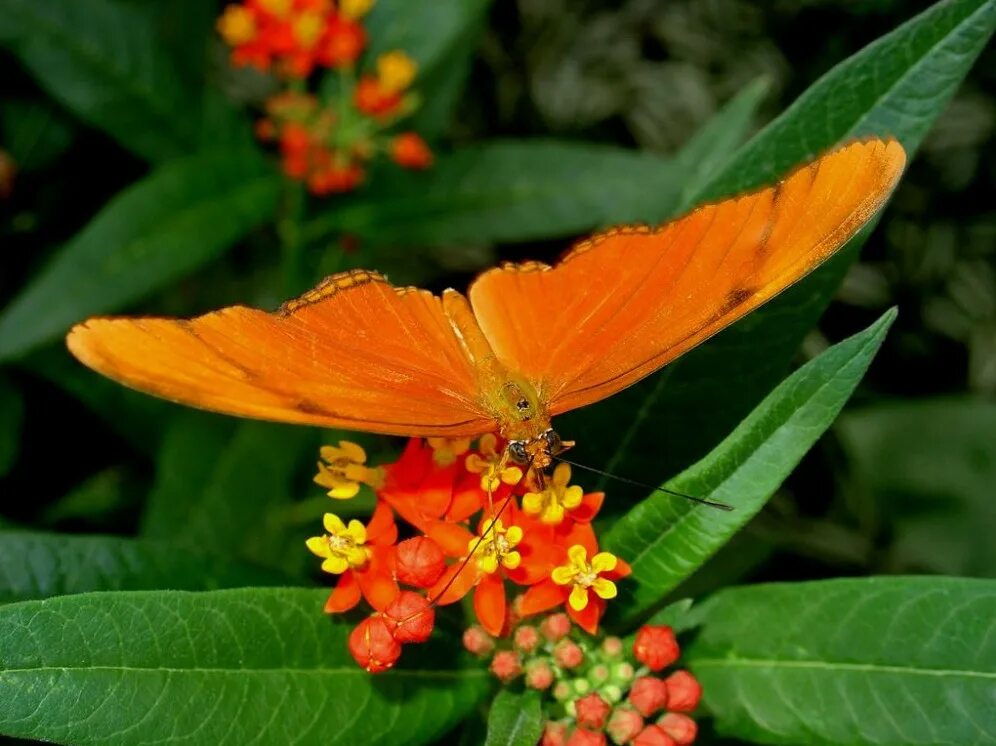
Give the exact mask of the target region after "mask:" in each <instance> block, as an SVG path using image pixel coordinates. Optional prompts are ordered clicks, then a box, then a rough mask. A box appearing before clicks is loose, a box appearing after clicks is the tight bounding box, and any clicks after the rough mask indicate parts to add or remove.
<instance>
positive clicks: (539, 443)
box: [507, 428, 574, 471]
mask: <svg viewBox="0 0 996 746" xmlns="http://www.w3.org/2000/svg"><path fill="white" fill-rule="evenodd" d="M573 446H574V441H573V440H566V441H565V440H561V438H560V436H559V435H558V434H557V432H556V431H555V430H554V429H553V428H547V429H546V430H544V431H543V432H541V433H540V434H539V435H537V436H535V437H533V438H527V439H520V440H510V441H508V446H507V447H508V457H509V460H510V461H512V463H514V464H517V465H519V466H530V465H531V468H532V469H533V470H535V471H542V470H543V469H546V468H547V467H548V466H550V464H552V463H553V457H554V456H556V455H558V454H561V453H563V452H564V451H566V450H568V449H569V448H571V447H573Z"/></svg>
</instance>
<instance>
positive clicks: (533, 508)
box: [522, 492, 543, 515]
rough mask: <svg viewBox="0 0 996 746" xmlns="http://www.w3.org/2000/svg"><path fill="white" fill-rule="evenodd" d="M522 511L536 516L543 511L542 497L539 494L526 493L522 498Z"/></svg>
mask: <svg viewBox="0 0 996 746" xmlns="http://www.w3.org/2000/svg"><path fill="white" fill-rule="evenodd" d="M522 509H523V510H524V511H526V512H527V513H529V515H536V514H537V513H539V512H540V511H541V510H542V509H543V495H541V494H540V493H539V492H527V493H526V494H524V495H523V496H522Z"/></svg>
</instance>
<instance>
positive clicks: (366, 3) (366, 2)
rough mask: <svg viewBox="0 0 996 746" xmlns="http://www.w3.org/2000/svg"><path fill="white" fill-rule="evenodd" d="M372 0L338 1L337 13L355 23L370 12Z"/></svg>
mask: <svg viewBox="0 0 996 746" xmlns="http://www.w3.org/2000/svg"><path fill="white" fill-rule="evenodd" d="M373 4H374V0H339V12H340V13H341V14H342V15H343V17H345V18H348V19H350V20H351V21H355V20H356V19H357V18H362V17H363V16H365V15H366V14H367V13H369V12H370V8H372V7H373Z"/></svg>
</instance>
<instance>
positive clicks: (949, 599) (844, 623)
mask: <svg viewBox="0 0 996 746" xmlns="http://www.w3.org/2000/svg"><path fill="white" fill-rule="evenodd" d="M691 613H692V615H693V616H695V618H696V619H697V620H698V621H699V623H700V624H701V625H702V631H701V632H700V634H699V636H698V638H697V639H696V640H695V642H694V643H693V644H692V646H691V647H690V648H689V649H687V650H686V651H685V657H684V662H685V663H687V664H688V665H689V666H690V667H691V669H692V671H693V672H694V673H695V675H696V676H697V677H698V679H699V681H700V682H701V683H702V686H703V689H704V691H705V700H704V701H705V706H706V707H707V708H708V709H709V711H710V712H711V713H712V714H713V715H714V716H715V718H716V722H717V727H718V729H719V730H720V731H721V732H722V733H724V734H729V735H731V736H735V737H737V738H740V739H744V740H748V741H752V742H756V743H784V744H800V743H807V744H848V745H849V746H857V745H858V744H940V743H950V744H982V743H993V742H994V741H996V707H994V706H993V697H994V694H996V582H994V581H992V580H968V579H959V578H933V577H906V578H904V577H881V578H856V579H847V580H828V581H820V582H813V583H781V584H772V585H756V586H746V587H743V588H733V589H730V590H725V591H722V592H720V593H719V594H717V595H716V596H715V597H713V598H711V599H709V600H708V601H707V602H706V603H704V604H702V605H700V606H697V607H695V609H693V610H692V612H691Z"/></svg>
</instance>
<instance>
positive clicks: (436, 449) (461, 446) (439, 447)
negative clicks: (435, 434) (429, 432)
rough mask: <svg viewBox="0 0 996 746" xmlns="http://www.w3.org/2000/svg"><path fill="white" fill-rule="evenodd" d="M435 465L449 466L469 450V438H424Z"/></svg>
mask: <svg viewBox="0 0 996 746" xmlns="http://www.w3.org/2000/svg"><path fill="white" fill-rule="evenodd" d="M426 440H427V441H428V442H429V445H430V446H432V460H433V461H435V462H436V465H437V466H449V465H450V464H453V463H455V462H456V460H457V457H458V456H462V455H463V454H465V453H466V452H467V451H469V450H470V438H426Z"/></svg>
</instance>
